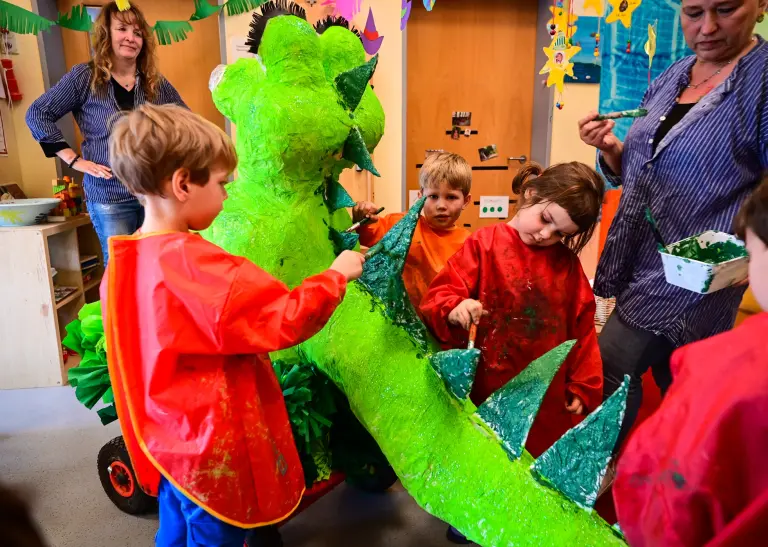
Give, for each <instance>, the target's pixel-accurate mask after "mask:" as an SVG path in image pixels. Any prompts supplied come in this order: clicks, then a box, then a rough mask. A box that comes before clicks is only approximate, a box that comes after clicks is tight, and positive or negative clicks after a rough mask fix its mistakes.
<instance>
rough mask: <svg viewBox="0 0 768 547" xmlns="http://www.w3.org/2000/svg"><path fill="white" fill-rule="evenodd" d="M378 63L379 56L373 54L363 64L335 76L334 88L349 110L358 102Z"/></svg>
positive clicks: (355, 106) (354, 107)
mask: <svg viewBox="0 0 768 547" xmlns="http://www.w3.org/2000/svg"><path fill="white" fill-rule="evenodd" d="M378 63H379V56H378V55H375V56H374V57H373V58H372V59H371V60H370V61H368V62H367V63H365V64H364V65H362V66H356V67H355V68H353V69H350V70H348V71H346V72H344V73H342V74H339V75H338V76H337V77H336V88H337V89H338V90H339V95H341V98H342V100H343V101H344V104H345V106H346V107H347V108H348V109H349V110H355V109H356V108H357V106H358V105H359V104H360V100H361V99H362V98H363V93H365V90H366V88H367V87H368V82H369V81H370V79H371V78H372V77H373V73H374V72H376V65H377V64H378Z"/></svg>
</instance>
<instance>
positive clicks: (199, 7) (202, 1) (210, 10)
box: [189, 0, 221, 21]
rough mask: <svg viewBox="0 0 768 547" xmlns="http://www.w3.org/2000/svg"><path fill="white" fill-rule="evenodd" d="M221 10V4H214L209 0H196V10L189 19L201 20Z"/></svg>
mask: <svg viewBox="0 0 768 547" xmlns="http://www.w3.org/2000/svg"><path fill="white" fill-rule="evenodd" d="M219 10H221V6H212V5H210V4H209V3H208V1H207V0H195V12H194V13H193V14H192V16H191V17H190V18H189V20H190V21H200V20H202V19H206V18H208V17H210V16H211V15H215V14H217V13H219Z"/></svg>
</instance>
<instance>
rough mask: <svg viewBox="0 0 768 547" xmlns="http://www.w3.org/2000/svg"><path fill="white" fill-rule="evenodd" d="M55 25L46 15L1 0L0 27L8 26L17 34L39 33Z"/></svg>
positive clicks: (7, 27)
mask: <svg viewBox="0 0 768 547" xmlns="http://www.w3.org/2000/svg"><path fill="white" fill-rule="evenodd" d="M53 25H54V22H53V21H49V20H48V19H46V18H45V17H41V16H39V15H37V14H36V13H32V12H31V11H28V10H25V9H24V8H20V7H19V6H16V5H14V4H11V3H9V2H5V1H4V0H0V28H6V29H8V30H10V31H11V32H15V33H16V34H37V33H38V32H40V31H42V30H48V29H49V28H51V27H52V26H53Z"/></svg>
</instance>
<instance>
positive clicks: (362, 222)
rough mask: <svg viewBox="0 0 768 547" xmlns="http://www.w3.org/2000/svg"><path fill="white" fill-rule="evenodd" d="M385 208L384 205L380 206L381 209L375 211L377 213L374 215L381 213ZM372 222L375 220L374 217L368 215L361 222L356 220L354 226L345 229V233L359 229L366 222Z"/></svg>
mask: <svg viewBox="0 0 768 547" xmlns="http://www.w3.org/2000/svg"><path fill="white" fill-rule="evenodd" d="M383 210H384V207H380V208H379V210H378V211H376V212H375V213H373V214H374V215H379V214H381V212H382V211H383ZM371 222H373V219H372V218H368V217H366V218H364V219H363V220H361V221H360V222H355V223H354V224H353V225H352V226H350V227H349V228H347V229H346V230H344V233H346V234H348V233H349V232H354V231H355V230H357V229H358V228H359V227H360V226H365V225H366V224H370V223H371Z"/></svg>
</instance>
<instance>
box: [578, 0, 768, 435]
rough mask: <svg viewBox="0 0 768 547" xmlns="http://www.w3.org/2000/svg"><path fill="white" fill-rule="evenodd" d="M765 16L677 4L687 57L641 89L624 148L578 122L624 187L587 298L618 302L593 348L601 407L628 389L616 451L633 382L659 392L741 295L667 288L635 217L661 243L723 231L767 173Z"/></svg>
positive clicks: (748, 2) (636, 404)
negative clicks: (687, 347) (649, 218)
mask: <svg viewBox="0 0 768 547" xmlns="http://www.w3.org/2000/svg"><path fill="white" fill-rule="evenodd" d="M767 7H768V0H683V2H682V12H681V15H680V21H681V24H682V29H683V33H684V35H685V39H686V42H687V43H688V46H689V47H690V48H691V49H692V50H693V51H694V53H695V55H692V56H689V57H686V58H683V59H681V60H680V61H678V62H677V63H675V64H673V65H672V66H671V67H669V69H667V70H666V71H665V72H664V73H662V74H661V75H660V76H659V77H658V78H657V79H656V80H655V81H654V82H653V84H651V86H650V88H649V89H648V91H647V92H646V94H645V98H644V99H643V103H642V107H643V108H645V109H647V110H648V116H646V117H645V118H641V119H638V120H636V121H635V123H634V124H633V125H632V128H631V129H630V131H629V133H628V134H627V138H626V140H625V142H623V143H622V142H620V141H619V140H618V139H617V138H616V136H615V135H614V134H613V132H612V128H613V127H614V122H612V121H596V120H595V116H596V113H592V114H590V115H589V116H587V117H586V118H584V119H583V120H581V121H580V122H579V128H580V132H581V138H582V140H583V141H584V142H585V143H587V144H590V145H592V146H594V147H596V148H597V149H599V150H600V154H599V158H600V160H599V161H600V165H601V167H602V170H603V173H604V174H605V175H606V177H607V178H608V179H609V180H610V181H611V182H613V183H615V184H623V190H622V196H621V202H620V204H619V209H618V211H617V214H616V217H615V219H614V221H613V223H612V224H611V228H610V231H609V232H608V239H607V241H606V245H605V250H604V252H603V255H602V256H601V258H600V263H599V265H598V271H597V275H596V278H595V287H594V288H595V293H596V294H598V295H599V296H603V297H611V296H615V297H616V300H617V305H616V313H614V314H613V315H612V316H611V318H610V319H609V321H608V323H607V324H606V325H605V328H604V329H603V331H602V333H601V336H600V340H599V344H600V353H601V356H602V359H603V372H604V375H605V381H604V396H606V397H607V396H608V395H610V394H611V393H613V392H614V391H615V390H616V389H617V388H618V386H619V384H620V383H621V381H622V379H623V376H624V374H628V375H630V378H631V383H630V389H629V398H628V401H627V412H626V416H625V418H624V424H623V426H622V432H621V435H620V437H619V441H618V443H617V447H619V446H621V442H622V441H623V439H624V438H625V437H626V435H627V433H628V431H629V429H630V428H631V426H632V424H633V422H634V421H635V418H636V417H637V413H638V410H639V408H640V405H641V403H642V396H643V395H642V383H641V380H640V378H641V376H642V375H643V374H644V373H645V372H646V371H647V370H648V369H649V368H650V369H652V370H653V375H654V379H655V381H656V383H657V385H658V386H659V387H660V388H661V390H662V393H663V392H666V390H667V388H668V387H669V385H670V384H671V382H672V375H671V373H670V368H669V359H670V356H671V354H672V351H673V350H674V349H675V348H676V347H679V346H682V345H684V344H688V343H691V342H695V341H697V340H701V339H704V338H708V337H710V336H713V335H715V334H718V333H721V332H723V331H726V330H728V329H730V328H732V327H733V323H734V320H735V317H736V312H737V310H738V306H739V303H740V302H741V299H742V296H743V294H744V290H745V288H744V287H730V288H727V289H723V290H721V291H718V292H715V293H712V294H708V295H701V294H697V293H694V292H690V291H687V290H685V289H681V288H679V287H675V286H673V285H670V284H668V283H667V282H666V280H665V277H664V271H663V268H662V264H661V258H660V256H659V253H658V252H657V250H656V242H655V240H654V237H653V234H652V232H651V227H650V225H649V223H648V222H646V220H645V218H644V212H645V209H646V207H649V208H650V210H651V211H652V213H653V215H654V217H655V218H656V220H657V222H658V225H659V228H660V230H661V233H662V235H663V237H664V239H665V241H667V242H674V241H679V240H681V239H684V238H686V237H689V236H693V235H696V234H699V233H701V232H704V231H706V230H720V231H724V232H728V231H730V230H731V225H732V223H733V220H734V217H735V216H736V213H737V212H738V210H739V207H740V206H741V204H742V203H743V202H744V201H745V199H746V198H747V197H748V196H749V195H750V193H751V192H752V191H753V190H754V189H755V188H756V187H757V185H758V183H759V182H760V179H761V176H762V173H763V172H764V170H765V169H766V168H768V44H766V43H765V41H764V40H763V39H762V38H760V37H759V36H755V35H754V29H755V21H756V20H758V19H759V18H760V17H761V16H762V14H763V12H764V11H765V10H766V8H767ZM701 395H702V397H706V396H707V394H706V393H702V394H701Z"/></svg>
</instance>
